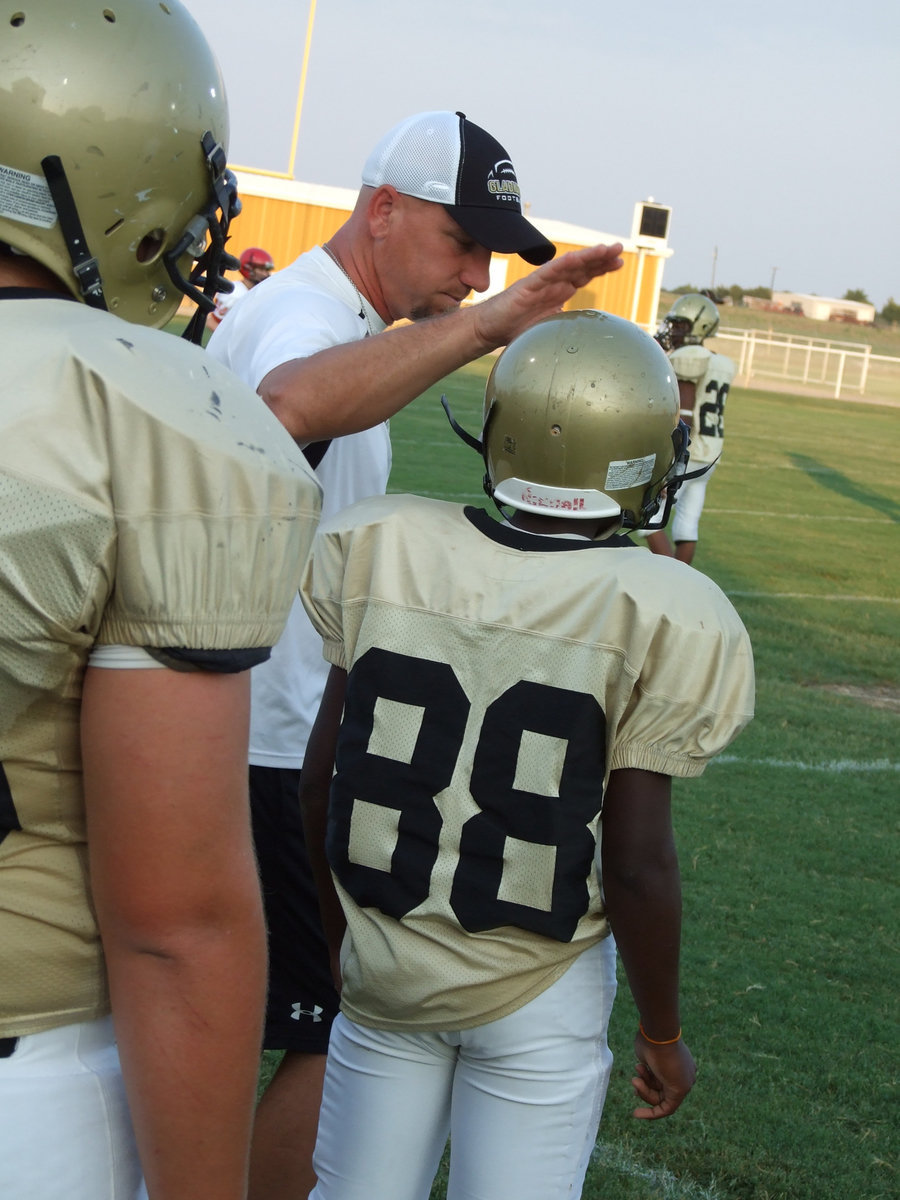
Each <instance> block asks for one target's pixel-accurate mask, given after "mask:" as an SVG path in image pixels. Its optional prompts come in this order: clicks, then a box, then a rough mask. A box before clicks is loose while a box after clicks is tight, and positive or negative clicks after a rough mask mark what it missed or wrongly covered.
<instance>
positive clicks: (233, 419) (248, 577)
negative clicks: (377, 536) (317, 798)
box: [0, 293, 319, 1036]
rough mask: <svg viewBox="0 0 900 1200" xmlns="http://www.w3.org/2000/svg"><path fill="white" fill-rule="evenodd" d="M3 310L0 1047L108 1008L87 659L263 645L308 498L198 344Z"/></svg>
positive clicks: (290, 569)
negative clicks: (90, 802) (88, 779)
mask: <svg viewBox="0 0 900 1200" xmlns="http://www.w3.org/2000/svg"><path fill="white" fill-rule="evenodd" d="M9 295H10V293H6V297H8V296H9ZM45 296H46V294H45ZM6 297H4V298H3V299H2V302H0V361H2V364H3V381H2V385H0V389H2V390H0V504H2V511H3V520H2V525H0V1036H14V1035H23V1034H28V1033H34V1032H39V1031H41V1030H44V1029H48V1028H52V1027H55V1026H57V1025H62V1024H67V1023H70V1022H74V1021H82V1020H89V1019H92V1018H94V1017H96V1016H99V1015H101V1014H102V1013H104V1012H105V1011H106V1009H107V1007H108V1005H107V998H106V985H105V980H104V973H103V967H102V956H101V950H100V944H99V939H98V933H97V928H96V925H95V921H94V917H93V914H92V911H91V905H90V899H89V891H88V887H89V885H88V874H87V851H86V845H85V828H84V805H83V797H82V786H81V767H80V751H79V701H80V693H81V682H82V678H83V672H84V667H85V663H86V660H87V657H88V654H89V652H90V650H91V648H92V646H93V645H94V644H95V643H110V644H125V645H130V646H141V647H160V648H170V647H172V648H175V647H177V648H189V649H190V650H197V649H200V650H208V651H222V652H227V651H231V650H247V649H252V648H258V647H270V646H271V645H272V644H273V642H274V641H275V640H276V638H277V637H278V635H279V633H280V631H281V628H282V626H283V624H284V622H285V619H286V617H287V613H288V609H289V607H290V604H291V600H292V597H293V595H294V594H295V592H296V588H297V585H298V582H299V575H300V569H301V566H302V563H303V560H304V558H305V556H306V553H307V552H308V549H309V545H310V543H311V541H312V535H313V532H314V529H315V524H316V521H317V517H318V511H319V489H318V485H317V483H316V482H315V480H314V477H313V476H312V474H311V472H310V471H309V470H308V468H307V467H306V464H305V462H304V461H303V458H302V455H301V454H300V452H299V451H298V450H297V449H296V448H295V446H294V443H293V442H292V440H291V439H290V437H289V436H288V435H287V433H286V432H285V431H284V430H283V429H282V427H281V426H280V425H279V424H278V422H277V421H276V420H275V418H274V417H272V416H271V414H270V413H269V412H268V410H267V409H266V408H265V406H264V405H263V404H262V402H261V401H259V400H258V398H257V397H254V396H253V395H252V393H251V392H249V391H248V390H247V389H246V388H245V387H244V386H243V385H242V384H240V383H239V382H238V381H237V380H236V379H235V378H234V376H232V375H231V374H230V373H229V372H228V371H226V370H224V368H222V367H219V366H218V364H216V363H214V362H213V361H211V360H210V359H208V358H207V356H206V355H205V354H204V353H203V352H202V351H200V350H198V349H197V347H194V346H189V345H187V344H186V343H185V342H183V341H181V340H179V339H178V338H175V337H172V336H171V335H170V334H166V333H159V332H156V331H154V330H148V329H143V328H139V327H135V326H132V325H128V324H126V323H125V322H124V321H121V320H120V319H118V318H116V317H113V316H108V315H106V314H101V313H98V312H96V311H94V310H90V309H88V308H86V307H84V306H83V305H81V304H77V303H74V302H70V301H67V300H65V299H61V298H59V299H57V298H35V297H29V298H18V297H17V298H6ZM223 665H224V664H223ZM230 665H232V666H233V665H234V664H233V663H232V664H230Z"/></svg>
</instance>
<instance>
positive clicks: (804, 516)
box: [703, 508, 897, 525]
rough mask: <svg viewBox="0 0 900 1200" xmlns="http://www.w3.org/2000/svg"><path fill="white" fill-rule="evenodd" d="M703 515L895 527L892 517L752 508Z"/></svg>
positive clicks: (717, 510)
mask: <svg viewBox="0 0 900 1200" xmlns="http://www.w3.org/2000/svg"><path fill="white" fill-rule="evenodd" d="M703 511H704V512H705V513H718V514H719V516H726V517H764V518H765V519H766V520H767V521H815V522H816V523H817V524H819V525H825V524H828V523H829V522H831V523H832V524H841V525H848V524H855V525H896V524H897V522H896V521H895V520H894V519H893V518H892V517H845V516H833V517H829V516H824V515H823V514H822V513H793V512H763V511H762V510H756V509H752V508H704V510H703Z"/></svg>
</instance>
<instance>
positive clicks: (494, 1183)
mask: <svg viewBox="0 0 900 1200" xmlns="http://www.w3.org/2000/svg"><path fill="white" fill-rule="evenodd" d="M678 409H679V400H678V389H677V385H676V382H675V378H674V374H673V372H672V369H671V366H670V364H669V362H668V360H667V358H666V356H665V354H664V352H663V351H662V350H661V349H660V347H659V346H658V345H657V344H656V343H655V342H654V340H653V339H652V338H651V337H649V336H648V335H647V334H645V333H643V332H642V331H641V330H639V329H638V328H637V326H635V325H633V324H631V323H630V322H627V321H624V320H621V319H620V318H617V317H612V316H608V315H606V314H604V313H600V312H570V313H563V314H560V315H558V316H553V317H550V318H547V319H545V320H543V321H541V322H540V323H538V324H537V325H535V326H533V327H532V328H531V329H530V330H528V331H527V332H525V333H523V334H521V335H520V336H519V337H518V338H517V339H515V341H513V342H512V343H511V344H510V346H509V347H508V348H507V349H506V350H505V351H504V352H503V353H502V354H501V356H500V357H499V359H498V360H497V362H496V364H495V366H494V369H493V371H492V373H491V376H490V379H489V381H488V384H487V390H486V395H485V404H484V424H483V431H482V436H481V439H480V440H476V439H474V438H471V437H470V436H469V435H464V436H465V437H466V440H468V441H469V442H471V443H473V444H474V445H476V446H477V447H478V448H479V449H480V451H481V452H482V454H483V458H484V464H485V469H486V475H485V488H486V490H487V492H488V494H489V495H490V496H491V497H492V498H493V500H494V501H495V502H496V504H497V505H498V506H499V507H500V509H501V512H503V513H505V514H506V516H505V518H504V520H503V521H502V522H497V521H495V520H493V519H492V518H491V516H490V514H489V513H488V512H486V511H484V510H482V509H478V508H472V507H465V506H462V505H458V504H448V503H444V502H442V501H438V500H428V499H423V498H421V497H417V496H387V497H378V498H374V499H371V500H368V501H363V502H361V503H359V504H357V505H355V506H353V507H351V508H350V509H348V510H346V511H345V512H343V513H341V514H339V515H337V516H335V517H333V518H331V519H330V520H328V521H326V522H323V525H322V526H321V527H320V531H319V533H318V534H317V538H316V542H315V544H314V550H313V554H312V556H311V559H310V562H309V564H308V565H307V569H306V574H305V577H304V582H303V588H302V595H303V599H304V603H305V605H306V606H307V609H308V611H309V614H310V616H311V618H312V620H313V622H314V623H315V625H316V627H317V628H318V629H319V631H320V633H321V635H322V637H323V641H324V654H325V657H326V659H327V660H328V661H329V662H330V663H331V664H332V667H331V673H330V675H329V681H328V685H327V688H326V693H325V696H324V699H323V703H322V707H321V709H320V713H319V718H318V720H317V723H316V726H315V728H314V732H313V737H312V740H311V742H310V747H309V749H308V751H307V758H306V765H305V767H304V774H303V788H302V792H301V795H302V799H303V804H304V809H305V820H306V824H307V829H308V836H309V841H310V846H311V848H312V856H313V859H314V864H315V869H316V872H317V878H318V882H319V887H320V892H321V905H322V911H323V921H324V924H325V926H326V930H327V934H328V938H329V943H330V945H331V948H332V955H333V961H334V963H335V970H336V976H337V977H338V978H339V979H340V981H341V982H342V996H341V1013H340V1014H339V1015H338V1017H337V1019H336V1021H335V1023H334V1026H333V1028H332V1036H331V1043H330V1046H329V1051H328V1062H327V1070H326V1082H325V1092H324V1099H323V1104H322V1108H321V1115H320V1124H319V1136H318V1141H317V1146H316V1153H315V1162H314V1165H315V1169H316V1173H317V1176H318V1183H317V1185H316V1188H315V1190H314V1191H313V1193H312V1194H311V1195H312V1198H313V1200H388V1198H390V1200H426V1198H427V1196H428V1194H429V1189H430V1187H431V1184H432V1180H433V1177H434V1174H435V1171H436V1168H437V1166H438V1163H439V1161H440V1158H441V1154H442V1152H443V1149H444V1146H445V1143H446V1140H447V1137H448V1135H449V1137H450V1180H449V1185H448V1193H447V1194H448V1197H450V1198H454V1197H473V1196H478V1197H479V1200H508V1198H509V1197H511V1196H513V1197H516V1200H554V1198H557V1197H558V1198H560V1200H562V1198H563V1197H575V1196H578V1195H580V1191H581V1187H582V1183H583V1179H584V1174H585V1170H586V1167H587V1163H588V1160H589V1158H590V1155H591V1151H592V1149H593V1147H594V1143H595V1139H596V1135H597V1129H598V1124H599V1120H600V1114H601V1109H602V1107H603V1102H604V1097H605V1093H606V1088H607V1082H608V1079H609V1073H610V1068H611V1055H610V1051H609V1048H608V1046H607V1039H606V1030H607V1023H608V1019H609V1014H610V1009H611V1006H612V1002H613V996H614V993H615V986H616V984H615V980H616V973H615V943H617V944H618V949H619V953H620V955H621V958H622V963H623V966H624V969H625V973H626V975H627V978H628V983H629V986H630V989H631V993H632V996H633V998H634V1002H635V1005H636V1008H637V1012H638V1017H639V1024H638V1031H637V1034H636V1036H635V1043H634V1046H635V1053H636V1056H637V1069H636V1074H635V1077H634V1079H633V1085H634V1090H635V1092H636V1094H637V1097H638V1100H639V1107H638V1108H636V1110H635V1113H634V1115H635V1116H636V1117H639V1118H642V1119H654V1118H659V1117H667V1116H669V1115H670V1114H672V1113H673V1112H674V1111H675V1110H676V1109H677V1108H678V1106H679V1105H680V1104H681V1102H682V1101H683V1099H684V1097H685V1096H686V1095H687V1093H688V1091H689V1090H690V1088H691V1086H692V1085H693V1082H694V1061H693V1059H692V1057H691V1053H690V1051H689V1050H688V1048H687V1046H686V1045H685V1042H684V1040H683V1038H682V1030H681V1011H680V1006H679V989H678V964H679V947H680V919H681V918H680V914H681V904H680V882H679V871H678V863H677V858H676V853H675V847H674V842H673V834H672V824H671V819H670V792H671V778H672V777H673V776H674V777H681V778H690V777H693V776H696V775H699V774H700V773H701V772H702V771H703V770H704V768H705V766H706V764H707V762H708V761H709V760H710V758H711V757H712V756H713V755H714V754H716V753H717V752H718V751H720V750H721V749H722V748H723V747H725V746H726V745H727V744H728V743H729V742H730V741H731V739H732V738H733V737H734V736H735V735H736V734H737V733H738V731H739V730H740V729H741V728H742V727H743V726H744V725H745V724H746V722H747V721H748V720H749V719H750V717H751V713H752V708H753V667H752V655H751V649H750V645H749V641H748V638H747V634H746V632H745V630H744V627H743V625H742V624H741V622H740V620H739V618H738V616H737V614H736V613H735V611H734V609H733V608H732V606H731V604H730V603H729V601H728V600H727V599H726V597H725V596H724V595H723V594H722V592H721V591H720V590H719V589H718V588H717V587H716V585H715V584H714V583H712V582H711V581H710V580H709V579H707V578H705V577H704V576H702V575H700V574H697V573H695V572H693V571H690V570H688V569H687V568H686V567H685V566H684V564H682V563H679V562H676V561H675V560H674V559H671V558H661V557H655V556H652V555H648V554H646V553H644V552H643V551H641V550H639V549H637V548H636V547H635V546H634V545H633V544H632V543H631V541H630V540H629V539H628V537H627V536H624V534H623V532H622V531H623V530H628V529H637V528H648V527H653V526H654V524H656V525H658V524H659V523H660V521H662V520H663V519H664V517H665V515H666V513H665V511H663V512H662V515H660V510H661V509H663V510H664V509H665V507H667V506H668V504H669V503H670V502H671V499H672V493H673V491H674V490H675V489H677V486H678V483H679V480H680V478H681V473H682V471H683V469H684V460H685V457H686V430H685V427H684V425H683V423H681V422H680V421H679V415H678ZM451 419H452V418H451ZM332 766H333V769H334V776H333V781H332ZM329 792H330V799H329ZM613 935H614V936H615V943H614V940H613Z"/></svg>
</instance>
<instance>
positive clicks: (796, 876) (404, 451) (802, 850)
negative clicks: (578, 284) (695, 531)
mask: <svg viewBox="0 0 900 1200" xmlns="http://www.w3.org/2000/svg"><path fill="white" fill-rule="evenodd" d="M489 365H490V364H489V361H483V362H481V363H478V364H473V366H472V367H470V368H467V369H465V370H463V371H461V372H458V373H457V374H456V375H454V376H452V377H451V378H450V379H448V380H445V381H444V383H443V385H439V386H438V387H436V388H434V389H432V390H431V391H430V392H428V393H427V394H426V395H425V396H423V397H421V398H420V399H419V400H417V401H416V402H415V403H414V404H413V405H411V406H410V407H409V408H408V409H407V410H405V411H404V412H403V413H401V414H400V415H399V416H397V417H395V418H394V419H393V421H392V422H391V428H392V439H393V443H394V470H393V473H392V477H391V489H390V490H391V491H407V490H411V491H418V492H422V493H425V494H428V495H435V496H442V497H445V498H449V499H454V500H463V501H471V502H477V501H478V500H479V497H480V496H481V493H480V478H481V471H480V463H479V460H478V458H477V456H476V455H475V454H474V452H473V451H471V450H470V449H468V448H467V447H465V446H464V445H463V444H462V443H461V442H459V441H458V440H457V439H456V437H455V436H454V435H453V433H452V431H451V430H450V428H449V426H448V425H447V423H446V420H445V418H444V415H443V412H442V411H441V409H440V406H439V404H438V397H439V396H440V393H441V391H442V390H443V391H446V392H447V394H448V397H449V398H450V400H451V403H452V405H453V408H454V411H455V413H456V415H457V419H459V420H460V421H461V423H463V424H465V425H466V426H467V427H468V428H470V429H472V430H477V428H478V425H479V415H480V401H481V393H482V389H483V382H484V377H485V373H486V370H487V369H488V367H489ZM898 423H900V410H898V409H896V408H889V407H879V406H875V405H870V404H866V403H847V402H840V401H832V400H817V399H809V398H796V397H792V396H786V395H779V394H776V393H773V392H769V391H766V392H762V391H760V392H757V391H742V390H740V389H737V390H735V391H734V392H733V393H732V395H731V397H730V398H729V406H728V411H727V435H728V436H727V439H726V446H727V450H726V455H725V457H724V459H723V462H722V465H721V467H720V469H719V471H718V473H717V475H716V478H715V480H714V481H713V483H712V484H711V485H710V488H709V492H708V494H707V508H706V511H705V512H704V516H703V521H702V527H701V539H702V540H701V541H700V543H699V547H698V551H697V556H696V558H695V566H696V567H697V568H698V569H699V570H701V571H704V572H705V573H707V574H708V575H710V576H711V577H712V578H713V579H715V580H716V581H717V582H718V583H719V584H720V586H721V587H722V588H723V589H724V590H725V592H726V593H727V594H728V595H729V596H730V597H731V599H732V601H733V603H734V604H735V606H736V607H737V609H738V611H739V612H740V614H741V616H742V618H743V620H744V622H745V624H746V625H747V628H748V630H749V632H750V635H751V638H752V640H753V643H754V647H755V654H756V664H757V674H758V699H757V716H756V719H755V720H754V722H753V723H752V724H751V725H750V727H749V728H748V729H747V730H746V731H745V732H744V734H742V735H741V737H740V738H739V739H738V740H737V742H735V743H734V745H733V746H732V747H730V748H729V750H728V752H727V753H726V754H725V755H723V756H722V758H721V759H719V760H717V761H716V762H714V763H713V764H712V765H711V766H710V767H709V769H708V770H707V772H706V774H705V775H704V776H703V777H702V778H701V779H699V780H693V781H680V782H678V783H677V784H676V789H675V794H676V804H675V820H676V829H677V834H678V841H679V850H680V855H681V863H682V873H683V876H684V892H685V933H684V941H685V946H684V954H683V992H684V1007H683V1016H684V1024H685V1036H686V1038H687V1040H688V1043H689V1045H690V1046H691V1048H692V1050H693V1051H694V1054H695V1057H696V1058H697V1061H698V1064H699V1078H698V1083H697V1086H696V1088H695V1090H694V1092H693V1093H692V1095H691V1096H690V1097H689V1099H688V1101H687V1102H686V1103H685V1105H684V1106H683V1108H682V1109H681V1110H680V1111H679V1112H678V1113H677V1114H676V1115H675V1116H674V1117H673V1118H671V1119H670V1120H668V1121H663V1122H654V1123H650V1124H647V1123H641V1122H637V1121H634V1120H633V1119H632V1118H631V1116H630V1112H631V1108H632V1107H633V1105H632V1100H631V1089H630V1086H629V1083H628V1080H629V1078H630V1073H631V1068H632V1066H633V1059H632V1056H631V1041H632V1038H633V1033H634V1028H635V1014H634V1010H633V1007H632V1004H631V999H630V996H629V995H628V992H627V988H625V987H624V986H623V989H622V991H621V992H620V996H619V999H618V1001H617V1004H616V1009H615V1012H614V1015H613V1021H612V1026H611V1034H610V1036H611V1042H612V1046H613V1049H614V1051H615V1054H616V1066H615V1068H614V1075H613V1080H612V1084H611V1087H610V1092H609V1097H608V1099H607V1104H606V1111H605V1114H604V1119H603V1124H602V1126H601V1131H600V1138H599V1141H598V1144H597V1150H596V1154H595V1157H594V1161H593V1163H592V1165H591V1168H590V1170H589V1174H588V1179H587V1185H586V1188H585V1192H584V1196H585V1198H586V1200H601V1198H602V1200H657V1198H659V1200H664V1198H665V1200H688V1198H690V1200H701V1198H703V1200H725V1198H727V1200H738V1198H740V1200H750V1198H753V1200H887V1197H893V1196H896V1195H898V1189H900V1179H898V1174H897V1168H898V1144H897V1107H896V1087H897V1072H898V1046H900V1037H898V1033H900V1029H898V1024H897V994H898V982H900V978H898V970H897V954H896V951H897V946H896V940H895V937H894V935H895V933H896V913H897V906H896V900H897V880H896V874H897V869H896V852H895V847H896V832H897V796H898V790H900V755H898V752H897V735H898V730H900V685H898V681H900V642H898V636H897V635H898V624H900V622H898V618H900V608H898V590H900V589H898V579H900V569H898V566H897V554H898V532H897V524H898V516H900V438H898V436H897V434H898ZM443 1194H444V1193H443V1188H442V1184H441V1182H440V1181H438V1183H437V1184H436V1185H435V1190H434V1192H433V1198H434V1200H437V1198H438V1197H441V1196H443ZM510 1200H515V1198H514V1197H510Z"/></svg>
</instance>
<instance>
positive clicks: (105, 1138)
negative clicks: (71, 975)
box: [0, 1017, 147, 1200]
mask: <svg viewBox="0 0 900 1200" xmlns="http://www.w3.org/2000/svg"><path fill="white" fill-rule="evenodd" d="M0 1130H2V1138H3V1144H2V1150H0V1197H3V1200H146V1195H147V1193H146V1191H145V1190H144V1186H143V1182H142V1180H141V1167H140V1163H139V1162H138V1155H137V1147H136V1146H135V1141H134V1132H133V1130H132V1127H131V1118H130V1116H129V1113H128V1105H127V1104H126V1102H125V1088H124V1085H123V1083H122V1072H121V1069H120V1067H119V1055H118V1051H117V1050H116V1044H115V1039H114V1037H113V1028H112V1018H111V1017H105V1018H103V1019H102V1020H99V1021H86V1022H83V1023H82V1024H79V1025H64V1026H61V1027H60V1028H58V1029H51V1030H48V1031H47V1032H46V1033H33V1034H29V1035H28V1036H26V1037H21V1038H19V1040H18V1042H17V1044H16V1048H15V1050H14V1051H13V1053H12V1055H11V1056H10V1057H9V1058H0Z"/></svg>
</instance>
